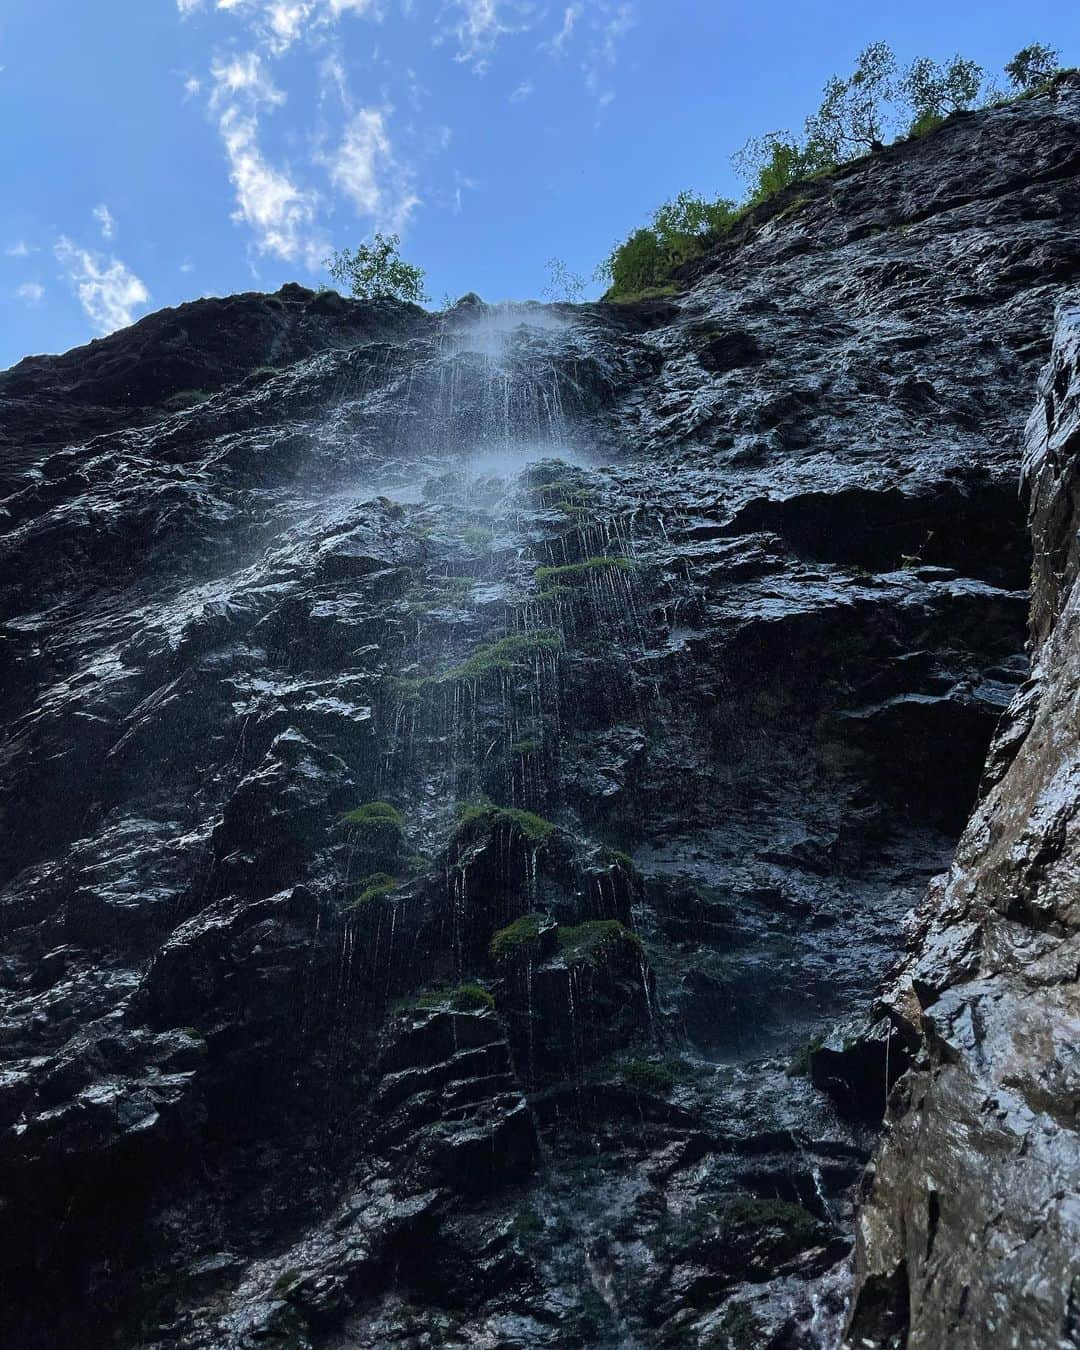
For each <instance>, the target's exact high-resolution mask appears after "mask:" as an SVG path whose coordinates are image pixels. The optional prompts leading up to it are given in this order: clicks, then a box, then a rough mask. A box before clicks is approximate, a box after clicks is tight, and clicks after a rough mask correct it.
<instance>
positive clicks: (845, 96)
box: [806, 42, 896, 163]
mask: <svg viewBox="0 0 1080 1350" xmlns="http://www.w3.org/2000/svg"><path fill="white" fill-rule="evenodd" d="M895 95H896V57H895V55H894V54H893V50H892V48H891V47H890V46H889V44H888V43H887V42H871V44H870V45H869V47H864V48H863V50H862V51H861V52H860V53H859V59H858V61H857V63H856V65H855V70H854V72H853V74H851V75H849V76H848V78H847V79H846V80H842V79H841V78H840V76H839V75H834V76H832V78H831V79H830V80H829V81H828V83H827V84H826V85H825V93H824V96H823V98H822V100H821V107H820V108H819V109H818V110H817V112H816V113H814V114H813V116H812V117H808V118H807V119H806V138H807V140H808V141H811V142H814V143H815V144H817V145H820V146H821V147H822V148H823V149H824V150H825V151H826V153H827V154H829V155H830V156H831V157H832V158H833V160H835V161H836V162H837V163H840V162H841V161H842V160H845V159H849V158H850V157H851V156H852V155H853V154H858V153H859V152H860V151H868V150H880V149H881V147H882V146H883V145H884V143H885V137H886V135H887V134H888V131H889V104H890V103H891V102H892V100H893V99H894V98H895Z"/></svg>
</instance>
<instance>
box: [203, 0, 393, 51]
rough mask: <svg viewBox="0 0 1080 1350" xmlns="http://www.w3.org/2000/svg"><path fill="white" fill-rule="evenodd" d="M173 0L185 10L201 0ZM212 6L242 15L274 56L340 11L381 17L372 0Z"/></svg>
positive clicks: (220, 2)
mask: <svg viewBox="0 0 1080 1350" xmlns="http://www.w3.org/2000/svg"><path fill="white" fill-rule="evenodd" d="M177 3H178V4H179V5H180V6H181V12H182V13H186V12H188V11H190V10H192V9H194V8H196V7H197V6H198V5H201V4H202V0H177ZM185 6H186V9H185ZM215 8H217V9H219V10H225V11H227V12H228V11H234V12H235V13H236V14H238V15H239V16H241V17H242V18H244V19H245V20H246V21H247V23H248V24H249V25H250V27H251V28H252V30H253V31H254V32H255V33H256V34H257V35H258V37H259V39H260V41H261V42H263V43H264V45H265V46H266V47H267V48H268V49H269V50H270V51H271V52H272V53H273V54H274V55H275V56H280V55H281V54H282V53H283V52H286V51H288V50H289V48H290V47H291V46H292V45H293V43H294V42H296V41H297V40H298V39H299V38H301V37H303V36H304V35H305V33H306V32H308V31H313V30H315V29H317V28H321V29H326V28H330V27H332V26H333V25H334V24H336V23H337V21H338V20H339V19H340V18H341V16H342V15H343V14H356V15H359V16H369V17H370V18H372V19H374V20H376V21H378V20H380V19H381V18H382V13H381V11H380V9H379V7H378V5H377V4H376V0H216V5H215Z"/></svg>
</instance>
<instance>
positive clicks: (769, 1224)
mask: <svg viewBox="0 0 1080 1350" xmlns="http://www.w3.org/2000/svg"><path fill="white" fill-rule="evenodd" d="M719 1217H720V1224H721V1227H723V1228H725V1229H757V1228H778V1229H780V1231H781V1232H782V1233H783V1234H784V1236H785V1238H787V1239H788V1240H789V1241H790V1242H791V1243H792V1244H795V1245H796V1246H797V1247H804V1246H806V1245H807V1244H808V1243H810V1242H811V1241H812V1240H813V1239H814V1236H815V1235H816V1233H817V1227H818V1224H817V1220H816V1219H815V1218H814V1216H813V1215H812V1214H811V1213H810V1211H809V1210H808V1209H804V1208H803V1206H802V1205H797V1204H794V1203H793V1202H792V1201H790V1200H776V1199H762V1198H761V1197H760V1196H756V1195H740V1196H737V1197H736V1198H735V1199H734V1200H732V1201H730V1202H729V1203H728V1204H727V1205H726V1206H725V1207H724V1209H723V1210H721V1212H720V1216H719Z"/></svg>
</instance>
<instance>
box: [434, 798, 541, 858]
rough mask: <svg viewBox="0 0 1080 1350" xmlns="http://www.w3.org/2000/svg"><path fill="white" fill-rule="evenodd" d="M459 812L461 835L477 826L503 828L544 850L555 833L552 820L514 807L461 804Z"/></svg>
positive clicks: (489, 804) (483, 803)
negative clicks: (512, 831)
mask: <svg viewBox="0 0 1080 1350" xmlns="http://www.w3.org/2000/svg"><path fill="white" fill-rule="evenodd" d="M457 812H458V833H459V834H461V833H464V832H465V831H466V830H472V829H474V828H475V827H476V826H477V825H484V826H486V827H487V828H489V829H497V828H499V827H500V826H502V827H503V828H509V829H511V830H514V831H516V832H517V833H518V834H520V835H522V836H523V837H524V838H525V839H527V840H528V842H529V843H530V844H532V845H534V846H535V847H537V848H542V847H543V846H544V844H546V843H547V842H548V840H549V839H550V838H551V836H552V835H553V834H554V832H555V826H554V825H553V824H552V823H551V821H550V820H545V819H544V817H543V816H537V815H534V814H533V813H532V811H519V810H518V809H517V808H516V807H512V806H494V805H493V804H492V803H491V802H459V804H458V808H457Z"/></svg>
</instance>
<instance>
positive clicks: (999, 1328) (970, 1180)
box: [851, 299, 1080, 1350]
mask: <svg viewBox="0 0 1080 1350" xmlns="http://www.w3.org/2000/svg"><path fill="white" fill-rule="evenodd" d="M1024 484H1025V488H1026V492H1027V495H1028V499H1029V504H1030V516H1031V526H1032V533H1033V538H1034V544H1035V549H1034V564H1033V568H1032V618H1031V641H1032V658H1033V659H1032V671H1031V676H1030V678H1029V680H1028V681H1027V682H1026V683H1025V684H1024V686H1022V688H1021V690H1020V691H1019V692H1018V694H1017V696H1016V698H1015V699H1014V701H1013V703H1012V705H1011V706H1010V708H1009V711H1008V713H1007V715H1006V717H1005V718H1004V719H1003V721H1002V724H1001V726H1000V728H999V730H998V734H997V736H996V738H995V742H994V745H993V747H992V750H991V754H990V758H989V761H988V766H987V776H986V779H985V781H984V792H983V795H982V798H981V800H980V802H979V805H978V808H977V810H976V811H975V814H974V815H973V816H972V819H971V821H970V822H969V824H968V826H967V828H966V830H965V831H964V835H963V838H962V839H961V841H960V844H959V847H958V848H957V852H956V857H955V859H954V861H953V864H952V867H951V868H950V871H949V874H948V876H947V877H945V878H943V879H942V881H941V882H940V883H938V884H936V885H935V886H934V887H933V888H932V889H931V891H930V893H929V895H928V897H927V899H926V902H925V904H924V905H923V906H922V908H921V910H920V922H919V925H918V927H917V929H916V930H915V933H914V935H913V942H912V947H913V950H912V953H911V955H910V957H909V959H908V960H907V961H906V962H905V963H904V965H903V966H902V967H901V969H900V971H899V972H898V973H897V975H896V977H895V979H894V980H893V981H892V982H891V983H890V985H889V986H888V988H887V990H886V993H885V995H884V999H883V1012H884V1013H885V1015H887V1016H888V1018H889V1019H890V1021H891V1022H892V1023H893V1024H894V1029H895V1032H896V1033H897V1035H898V1037H899V1038H900V1039H902V1040H906V1041H908V1042H914V1044H915V1050H914V1055H915V1058H914V1063H913V1065H912V1067H911V1069H910V1070H909V1071H908V1072H907V1073H906V1074H905V1076H904V1077H903V1078H902V1079H901V1080H900V1082H899V1084H898V1086H897V1087H896V1088H895V1090H894V1092H893V1096H892V1099H891V1102H890V1108H889V1112H888V1115H887V1117H886V1130H887V1132H886V1136H885V1142H884V1143H883V1145H882V1147H881V1150H880V1151H879V1153H878V1155H877V1158H876V1160H875V1166H874V1169H873V1172H872V1174H871V1179H870V1190H869V1196H868V1199H867V1201H866V1204H865V1206H864V1207H863V1209H862V1212H861V1214H860V1218H859V1250H858V1277H859V1286H858V1295H857V1298H856V1302H855V1306H854V1312H853V1317H852V1328H851V1335H852V1340H853V1342H854V1343H855V1344H860V1343H861V1341H862V1340H863V1339H869V1340H870V1341H871V1342H872V1343H873V1344H881V1343H885V1342H887V1341H888V1340H889V1339H890V1338H895V1339H896V1341H897V1342H898V1343H899V1342H900V1340H901V1339H902V1338H906V1344H907V1345H909V1346H911V1347H913V1350H915V1348H916V1347H927V1348H929V1347H934V1346H939V1345H944V1344H946V1343H947V1344H949V1345H956V1346H972V1347H975V1346H978V1347H980V1350H982V1348H983V1347H994V1346H1016V1345H1023V1346H1032V1347H1036V1346H1046V1347H1051V1346H1053V1347H1058V1346H1068V1345H1075V1344H1078V1343H1080V1275H1078V1273H1077V1267H1076V1253H1077V1251H1078V1250H1080V1202H1078V1199H1077V1179H1078V1178H1080V1137H1078V1125H1080V1122H1078V1119H1077V1100H1078V1097H1077V1093H1078V1089H1080V1078H1078V1064H1077V1045H1078V1042H1080V984H1078V980H1080V961H1078V955H1080V946H1078V921H1080V910H1078V907H1077V901H1078V891H1077V867H1078V836H1077V818H1078V816H1080V714H1078V705H1077V700H1078V698H1080V668H1078V666H1080V643H1078V623H1080V566H1078V562H1080V559H1078V554H1077V539H1078V530H1080V517H1078V514H1077V510H1078V508H1077V502H1078V486H1080V301H1078V300H1077V299H1074V300H1073V301H1072V302H1071V303H1070V304H1068V305H1067V306H1065V307H1064V308H1063V309H1062V311H1061V314H1060V316H1059V319H1058V326H1057V333H1056V338H1055V343H1054V351H1053V356H1052V358H1051V361H1050V363H1049V365H1048V366H1047V368H1046V370H1045V372H1044V374H1043V377H1042V380H1041V381H1040V385H1039V396H1038V401H1037V403H1036V407H1035V411H1034V413H1033V414H1032V417H1031V420H1030V422H1029V423H1028V428H1027V440H1026V449H1025V456H1024Z"/></svg>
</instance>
